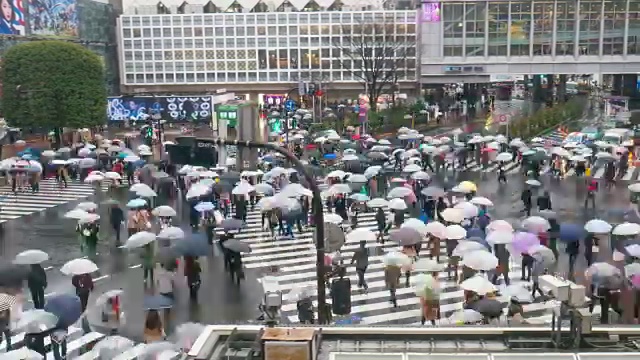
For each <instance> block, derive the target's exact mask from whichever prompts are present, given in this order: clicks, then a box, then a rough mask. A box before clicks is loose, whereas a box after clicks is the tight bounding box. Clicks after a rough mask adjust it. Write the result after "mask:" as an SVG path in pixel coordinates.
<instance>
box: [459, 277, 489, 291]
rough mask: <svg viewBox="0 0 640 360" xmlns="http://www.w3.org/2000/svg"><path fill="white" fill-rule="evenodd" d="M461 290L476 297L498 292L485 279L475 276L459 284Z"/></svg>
mask: <svg viewBox="0 0 640 360" xmlns="http://www.w3.org/2000/svg"><path fill="white" fill-rule="evenodd" d="M460 288H461V289H463V290H467V291H471V292H474V293H476V294H478V295H486V294H489V293H492V292H495V291H496V290H498V289H497V288H496V287H495V286H494V285H493V284H492V283H491V282H489V280H487V278H485V277H484V276H481V275H475V276H472V277H470V278H468V279H467V280H465V281H463V282H462V283H460Z"/></svg>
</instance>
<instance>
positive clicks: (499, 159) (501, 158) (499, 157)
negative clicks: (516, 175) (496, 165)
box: [496, 152, 513, 161]
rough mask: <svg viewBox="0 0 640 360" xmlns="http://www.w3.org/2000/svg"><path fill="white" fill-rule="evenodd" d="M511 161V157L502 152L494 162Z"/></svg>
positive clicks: (509, 154)
mask: <svg viewBox="0 0 640 360" xmlns="http://www.w3.org/2000/svg"><path fill="white" fill-rule="evenodd" d="M511 159H513V155H511V153H508V152H503V153H500V154H498V156H496V161H511Z"/></svg>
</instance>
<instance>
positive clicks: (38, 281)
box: [27, 264, 47, 309]
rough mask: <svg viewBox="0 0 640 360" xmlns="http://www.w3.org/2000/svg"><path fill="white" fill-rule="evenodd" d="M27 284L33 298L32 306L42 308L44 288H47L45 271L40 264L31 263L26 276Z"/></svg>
mask: <svg viewBox="0 0 640 360" xmlns="http://www.w3.org/2000/svg"><path fill="white" fill-rule="evenodd" d="M27 285H28V287H29V292H30V293H31V299H32V300H33V307H34V308H36V309H42V308H44V302H45V300H44V289H46V288H47V273H46V272H45V271H44V269H43V268H42V265H40V264H33V265H31V270H30V271H29V275H28V276H27Z"/></svg>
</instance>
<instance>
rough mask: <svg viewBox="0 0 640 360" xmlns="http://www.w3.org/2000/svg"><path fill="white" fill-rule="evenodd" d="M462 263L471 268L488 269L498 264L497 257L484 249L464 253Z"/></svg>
mask: <svg viewBox="0 0 640 360" xmlns="http://www.w3.org/2000/svg"><path fill="white" fill-rule="evenodd" d="M462 265H464V266H466V267H468V268H471V269H473V270H479V271H489V270H493V269H495V268H496V267H497V266H498V258H497V257H496V256H495V255H493V254H492V253H490V252H488V251H486V250H476V251H471V252H468V253H466V254H464V257H463V258H462Z"/></svg>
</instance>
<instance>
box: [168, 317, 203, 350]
mask: <svg viewBox="0 0 640 360" xmlns="http://www.w3.org/2000/svg"><path fill="white" fill-rule="evenodd" d="M204 328H205V326H204V325H202V324H199V323H193V322H188V323H184V324H181V325H179V326H178V327H177V328H176V330H175V332H174V335H173V337H174V342H175V344H176V345H178V346H180V348H182V349H184V350H190V349H191V347H192V346H193V343H194V342H195V341H196V339H197V338H198V337H199V336H200V335H201V334H202V332H203V331H204Z"/></svg>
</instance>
